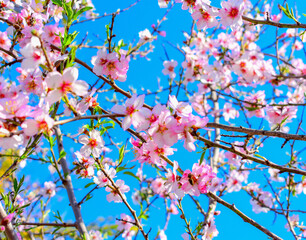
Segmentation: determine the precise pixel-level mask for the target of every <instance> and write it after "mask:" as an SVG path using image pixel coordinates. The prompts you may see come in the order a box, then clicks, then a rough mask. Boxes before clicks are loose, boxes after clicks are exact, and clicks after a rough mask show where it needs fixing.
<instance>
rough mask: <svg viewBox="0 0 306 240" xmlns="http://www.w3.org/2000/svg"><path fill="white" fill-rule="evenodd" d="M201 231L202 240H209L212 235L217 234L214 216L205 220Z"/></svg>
mask: <svg viewBox="0 0 306 240" xmlns="http://www.w3.org/2000/svg"><path fill="white" fill-rule="evenodd" d="M203 232H204V236H203V237H202V240H211V239H213V238H214V237H216V236H218V234H219V231H218V230H217V227H216V224H215V218H214V217H212V219H211V220H210V221H208V222H207V224H206V225H205V227H204V231H203Z"/></svg>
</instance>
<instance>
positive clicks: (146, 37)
mask: <svg viewBox="0 0 306 240" xmlns="http://www.w3.org/2000/svg"><path fill="white" fill-rule="evenodd" d="M138 35H139V43H144V42H152V41H153V40H154V36H153V35H152V34H151V33H150V31H149V30H148V29H145V30H143V31H140V32H139V34H138Z"/></svg>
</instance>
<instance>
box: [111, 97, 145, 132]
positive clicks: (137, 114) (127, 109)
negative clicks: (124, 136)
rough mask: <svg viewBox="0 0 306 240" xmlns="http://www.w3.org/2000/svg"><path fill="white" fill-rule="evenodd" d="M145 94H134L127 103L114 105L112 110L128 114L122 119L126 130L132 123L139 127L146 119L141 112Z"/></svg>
mask: <svg viewBox="0 0 306 240" xmlns="http://www.w3.org/2000/svg"><path fill="white" fill-rule="evenodd" d="M144 97H145V95H140V96H138V97H137V95H136V94H134V95H133V96H132V97H131V98H129V99H127V100H126V102H125V104H124V105H123V106H122V105H118V104H116V105H115V106H113V107H112V109H111V111H112V112H114V113H118V114H123V115H126V116H125V118H124V119H123V120H122V128H123V129H124V130H126V129H128V128H129V127H130V126H131V125H132V124H133V126H135V127H137V126H138V125H139V124H140V123H141V122H142V121H144V120H145V119H144V116H143V115H142V114H141V109H142V106H143V104H144Z"/></svg>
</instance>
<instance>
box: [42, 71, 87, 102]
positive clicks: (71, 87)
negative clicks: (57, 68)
mask: <svg viewBox="0 0 306 240" xmlns="http://www.w3.org/2000/svg"><path fill="white" fill-rule="evenodd" d="M78 75H79V71H78V69H77V68H75V67H70V68H67V69H65V70H64V72H63V74H60V73H59V72H50V73H49V74H48V75H47V77H46V78H45V81H46V83H47V85H48V88H50V89H51V91H50V92H49V93H48V96H47V99H46V100H47V101H48V102H49V103H50V104H53V103H55V102H57V101H59V100H60V99H61V98H62V97H63V96H65V95H66V94H67V93H74V94H76V95H78V96H84V95H86V93H87V89H88V84H87V83H86V82H85V81H82V80H77V79H78Z"/></svg>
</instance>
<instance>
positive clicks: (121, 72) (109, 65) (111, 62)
mask: <svg viewBox="0 0 306 240" xmlns="http://www.w3.org/2000/svg"><path fill="white" fill-rule="evenodd" d="M91 63H92V64H93V65H94V68H93V71H94V73H95V74H97V75H106V76H109V77H110V78H112V79H114V80H118V81H120V82H124V81H125V80H126V73H127V71H128V69H129V59H128V58H126V57H125V55H124V54H123V53H122V54H121V56H120V58H119V56H118V54H117V53H116V52H112V53H107V50H106V48H103V49H100V50H99V51H98V52H97V56H95V57H93V58H92V59H91Z"/></svg>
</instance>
